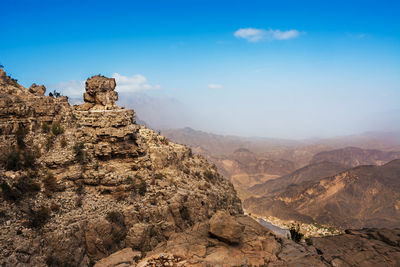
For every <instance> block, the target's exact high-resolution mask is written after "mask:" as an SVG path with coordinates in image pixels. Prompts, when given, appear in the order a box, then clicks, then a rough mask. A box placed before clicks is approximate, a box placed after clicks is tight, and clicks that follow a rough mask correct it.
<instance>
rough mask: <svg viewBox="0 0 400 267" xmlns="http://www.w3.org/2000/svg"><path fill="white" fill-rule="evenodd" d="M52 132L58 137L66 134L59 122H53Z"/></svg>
mask: <svg viewBox="0 0 400 267" xmlns="http://www.w3.org/2000/svg"><path fill="white" fill-rule="evenodd" d="M51 132H52V133H53V134H54V135H56V136H57V135H60V134H62V133H64V129H63V128H62V127H61V125H60V123H59V122H53V124H52V125H51Z"/></svg>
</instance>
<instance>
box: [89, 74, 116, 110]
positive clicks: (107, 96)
mask: <svg viewBox="0 0 400 267" xmlns="http://www.w3.org/2000/svg"><path fill="white" fill-rule="evenodd" d="M115 86H116V83H115V79H114V78H107V77H104V76H101V75H96V76H93V77H92V78H89V79H87V80H86V92H85V93H84V95H83V100H84V101H85V104H84V107H85V109H87V107H89V108H90V109H115V108H116V105H115V102H116V101H117V100H118V93H117V92H115V91H114V89H115ZM87 103H89V104H87Z"/></svg>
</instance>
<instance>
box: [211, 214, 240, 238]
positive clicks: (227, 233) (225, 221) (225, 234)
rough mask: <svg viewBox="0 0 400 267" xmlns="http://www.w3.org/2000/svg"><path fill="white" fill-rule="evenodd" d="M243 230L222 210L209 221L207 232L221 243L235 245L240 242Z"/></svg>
mask: <svg viewBox="0 0 400 267" xmlns="http://www.w3.org/2000/svg"><path fill="white" fill-rule="evenodd" d="M243 230H244V226H243V225H241V224H239V223H238V222H237V221H236V220H235V218H234V217H233V216H231V215H230V214H229V213H227V212H226V211H224V210H220V211H218V212H217V213H215V214H214V215H213V216H212V217H211V219H210V230H209V232H210V234H211V235H212V236H215V237H216V238H217V239H219V240H221V241H224V242H227V243H231V244H237V243H239V242H240V239H241V237H242V233H243Z"/></svg>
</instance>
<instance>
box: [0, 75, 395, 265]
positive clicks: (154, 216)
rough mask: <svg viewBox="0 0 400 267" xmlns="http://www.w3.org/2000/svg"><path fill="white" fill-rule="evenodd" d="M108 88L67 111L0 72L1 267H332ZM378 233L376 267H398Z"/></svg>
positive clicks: (93, 83) (92, 86)
mask: <svg viewBox="0 0 400 267" xmlns="http://www.w3.org/2000/svg"><path fill="white" fill-rule="evenodd" d="M114 89H115V81H114V79H108V78H106V77H102V76H94V77H92V78H90V79H88V81H87V83H86V93H85V95H84V99H85V103H84V104H83V105H80V106H70V105H69V103H68V101H67V98H66V97H49V96H44V95H43V94H42V93H43V92H44V87H37V86H33V87H31V90H28V89H26V88H24V87H22V86H21V85H19V84H18V83H17V82H16V80H14V79H12V78H10V77H9V76H7V75H6V74H5V73H4V72H3V71H2V70H0V138H1V143H0V149H1V150H2V151H3V155H2V156H1V158H0V159H1V161H0V189H1V194H0V198H1V202H0V226H1V227H0V247H1V249H0V265H1V266H81V267H84V266H93V265H95V264H96V266H97V267H102V266H148V265H157V264H158V265H161V266H162V265H167V264H168V265H170V266H171V265H172V266H210V265H212V266H239V265H253V266H260V265H266V264H270V265H272V266H274V265H275V266H282V265H284V266H290V265H293V266H294V265H296V266H298V265H300V266H326V265H329V264H330V265H333V264H336V261H337V260H336V259H337V258H338V256H336V254H335V253H334V252H332V250H331V249H329V250H327V251H326V255H327V257H326V259H325V258H323V257H322V256H321V253H320V252H321V251H323V248H320V247H319V245H318V249H316V248H317V247H314V246H309V245H306V244H297V243H294V242H293V241H291V240H288V239H281V238H278V237H276V236H275V235H274V234H272V233H271V232H270V231H269V230H267V229H266V228H264V227H263V226H261V225H260V224H258V223H257V222H256V221H254V220H253V219H251V218H250V217H248V216H245V215H243V211H242V206H241V202H240V200H239V199H238V197H237V194H236V191H235V190H234V188H233V186H232V184H231V183H230V182H229V181H228V180H226V179H225V178H223V177H222V176H221V175H220V174H219V173H218V172H217V169H216V166H215V165H212V164H210V163H208V162H207V160H206V159H205V158H203V157H202V156H199V155H193V154H192V151H191V150H190V149H189V148H187V147H186V146H184V145H179V144H175V143H172V142H170V141H169V140H168V139H166V138H165V137H163V136H161V135H159V134H157V133H155V132H154V131H152V130H149V129H147V128H145V127H140V126H139V125H137V124H136V123H135V113H134V111H133V110H125V109H123V108H120V107H118V106H117V105H116V104H115V101H116V100H117V99H118V95H117V93H116V92H115V91H114ZM396 233H397V232H396ZM397 234H398V233H397ZM378 235H379V236H380V237H382V236H384V238H381V239H380V240H389V241H388V242H387V241H385V242H386V243H382V242H381V241H379V242H381V243H379V242H378V243H376V244H375V243H374V244H375V245H377V246H378V245H379V246H380V247H379V251H383V252H384V253H386V254H382V255H383V256H380V255H376V254H373V256H374V257H375V258H374V259H373V260H374V261H373V262H374V263H375V262H380V263H385V264H392V263H395V264H399V262H398V257H397V255H398V254H397V253H398V250H399V248H398V245H399V243H398V240H397V239H392V238H390V234H388V233H386V232H385V233H383V232H381V233H380V234H378ZM388 236H389V238H388ZM357 240H358V239H354V242H358V241H357ZM325 242H327V243H326V247H328V248H330V246H331V245H330V244H331V243H329V242H330V241H325ZM343 242H345V241H343ZM352 242H353V241H352ZM315 243H316V244H319V243H318V242H317V241H315ZM321 244H324V243H321ZM354 244H356V243H354ZM316 246H317V245H316ZM323 246H325V245H323ZM387 246H390V248H388V247H387ZM357 248H358V247H357V246H356V245H354V246H353V247H350V249H349V253H355V252H358V250H357ZM365 248H367V247H365ZM376 251H378V249H376ZM324 253H325V252H324ZM338 253H342V254H339V256H340V255H345V254H346V253H347V252H343V251H339V252H338ZM346 255H347V254H346ZM341 259H343V261H346V258H345V257H344V256H343V258H341ZM371 262H372V261H371V259H370V258H366V259H364V260H362V259H361V258H360V260H357V263H360V264H364V263H365V264H369V263H371Z"/></svg>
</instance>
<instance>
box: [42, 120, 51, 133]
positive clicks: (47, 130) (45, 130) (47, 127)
mask: <svg viewBox="0 0 400 267" xmlns="http://www.w3.org/2000/svg"><path fill="white" fill-rule="evenodd" d="M42 131H43V132H44V133H49V132H50V126H49V125H48V124H47V123H45V122H43V123H42Z"/></svg>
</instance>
